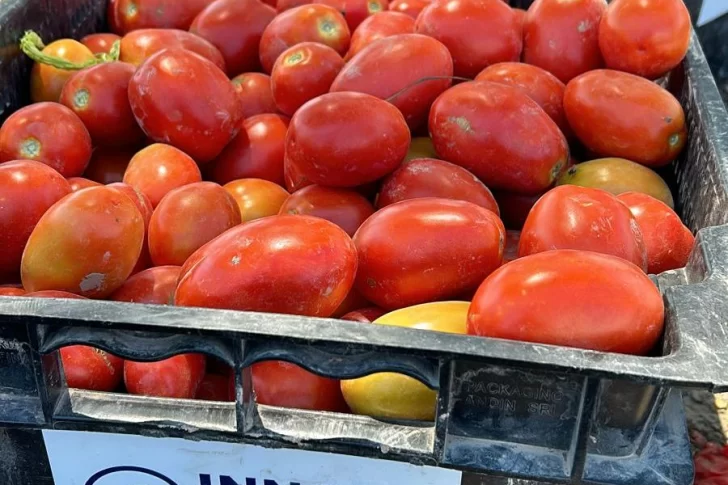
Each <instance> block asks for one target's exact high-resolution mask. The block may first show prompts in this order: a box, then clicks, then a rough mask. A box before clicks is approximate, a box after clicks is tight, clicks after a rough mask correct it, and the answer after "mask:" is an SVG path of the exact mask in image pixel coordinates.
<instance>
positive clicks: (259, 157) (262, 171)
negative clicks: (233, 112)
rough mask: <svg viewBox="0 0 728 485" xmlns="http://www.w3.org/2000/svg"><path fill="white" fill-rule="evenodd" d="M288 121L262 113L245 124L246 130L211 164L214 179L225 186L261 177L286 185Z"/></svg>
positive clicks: (283, 117) (285, 118)
mask: <svg viewBox="0 0 728 485" xmlns="http://www.w3.org/2000/svg"><path fill="white" fill-rule="evenodd" d="M289 121H290V120H289V118H287V117H285V116H280V115H276V114H260V115H256V116H252V117H250V118H248V119H246V120H245V121H243V123H242V125H243V129H242V130H240V132H239V133H238V134H237V136H236V137H235V138H233V141H231V142H230V144H228V146H226V147H225V149H224V150H223V151H222V153H221V154H220V156H218V157H217V158H216V159H215V161H214V162H213V163H212V165H211V167H210V174H211V178H212V180H214V181H215V182H217V183H219V184H226V183H229V182H231V181H233V180H237V179H244V178H259V179H263V180H269V181H271V182H273V183H275V184H278V185H283V152H284V148H285V141H286V133H287V132H288V123H289Z"/></svg>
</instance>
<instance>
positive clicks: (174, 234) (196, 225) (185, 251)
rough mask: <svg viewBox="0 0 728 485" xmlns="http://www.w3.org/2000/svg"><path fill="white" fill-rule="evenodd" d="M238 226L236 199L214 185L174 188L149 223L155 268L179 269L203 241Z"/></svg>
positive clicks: (210, 183)
mask: <svg viewBox="0 0 728 485" xmlns="http://www.w3.org/2000/svg"><path fill="white" fill-rule="evenodd" d="M238 224H240V210H239V209H238V205H237V203H236V202H235V199H233V197H232V196H231V195H230V194H228V192H227V191H226V190H225V189H223V188H222V187H220V186H219V185H217V184H216V183H213V182H197V183H194V184H190V185H185V186H184V187H179V188H176V189H174V190H172V191H170V192H169V193H168V194H167V195H165V196H164V198H163V199H162V201H161V202H160V203H159V205H158V206H157V207H156V208H155V209H154V213H153V214H152V219H151V220H150V221H149V254H150V255H151V256H152V262H153V263H154V265H155V266H162V265H177V266H181V265H182V264H184V262H185V261H187V258H188V257H190V256H191V255H192V253H194V252H195V251H196V250H197V249H199V248H200V247H201V246H202V245H204V244H205V243H206V242H208V241H211V240H212V239H214V238H215V237H217V236H219V235H220V234H222V233H223V232H225V231H227V230H228V229H230V228H231V227H234V226H237V225H238Z"/></svg>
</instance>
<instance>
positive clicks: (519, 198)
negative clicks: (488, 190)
mask: <svg viewBox="0 0 728 485" xmlns="http://www.w3.org/2000/svg"><path fill="white" fill-rule="evenodd" d="M544 193H545V191H544V192H539V193H538V194H535V195H524V194H517V193H514V192H493V197H495V200H496V202H497V203H498V208H499V209H500V217H501V219H502V220H503V224H505V226H506V227H507V228H508V229H518V230H520V229H521V228H522V227H523V224H524V223H525V222H526V218H527V217H528V213H529V212H530V211H531V208H533V205H534V204H535V203H536V201H537V200H538V199H540V198H541V196H542V195H543V194H544Z"/></svg>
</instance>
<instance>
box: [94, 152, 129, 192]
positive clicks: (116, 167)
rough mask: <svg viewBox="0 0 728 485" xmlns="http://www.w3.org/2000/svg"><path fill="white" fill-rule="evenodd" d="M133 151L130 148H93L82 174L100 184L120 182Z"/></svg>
mask: <svg viewBox="0 0 728 485" xmlns="http://www.w3.org/2000/svg"><path fill="white" fill-rule="evenodd" d="M134 153H135V151H134V149H130V148H123V149H119V148H101V147H99V148H95V149H94V151H93V154H92V155H91V161H90V162H88V166H87V167H86V170H85V171H84V172H83V176H84V177H86V178H87V179H89V180H93V181H94V182H98V183H100V184H113V183H115V182H121V181H122V180H124V172H126V168H127V167H128V166H129V161H130V160H131V158H132V157H133V156H134Z"/></svg>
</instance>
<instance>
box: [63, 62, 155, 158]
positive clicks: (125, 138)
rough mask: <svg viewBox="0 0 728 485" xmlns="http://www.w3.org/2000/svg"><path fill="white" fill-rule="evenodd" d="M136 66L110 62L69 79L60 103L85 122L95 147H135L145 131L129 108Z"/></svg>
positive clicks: (85, 70) (90, 68)
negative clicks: (130, 85) (130, 81)
mask: <svg viewBox="0 0 728 485" xmlns="http://www.w3.org/2000/svg"><path fill="white" fill-rule="evenodd" d="M133 75H134V66H132V65H131V64H127V63H125V62H108V63H104V64H99V65H97V66H93V67H89V68H87V69H84V70H82V71H79V72H78V73H76V74H74V75H73V76H71V78H69V80H68V82H66V85H65V86H64V88H63V91H61V99H60V103H61V104H62V105H64V106H66V107H67V108H69V109H70V110H72V111H73V112H74V113H76V115H77V116H78V117H79V118H80V119H81V121H83V124H84V125H85V126H86V129H87V130H88V132H89V134H90V135H91V140H92V141H93V143H94V145H96V146H110V147H118V146H125V145H126V146H128V145H131V146H134V145H136V144H138V143H139V142H141V141H142V140H143V139H144V132H143V131H142V129H141V128H139V125H138V124H137V122H136V119H134V113H132V112H131V106H129V80H130V79H131V77H132V76H133Z"/></svg>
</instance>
